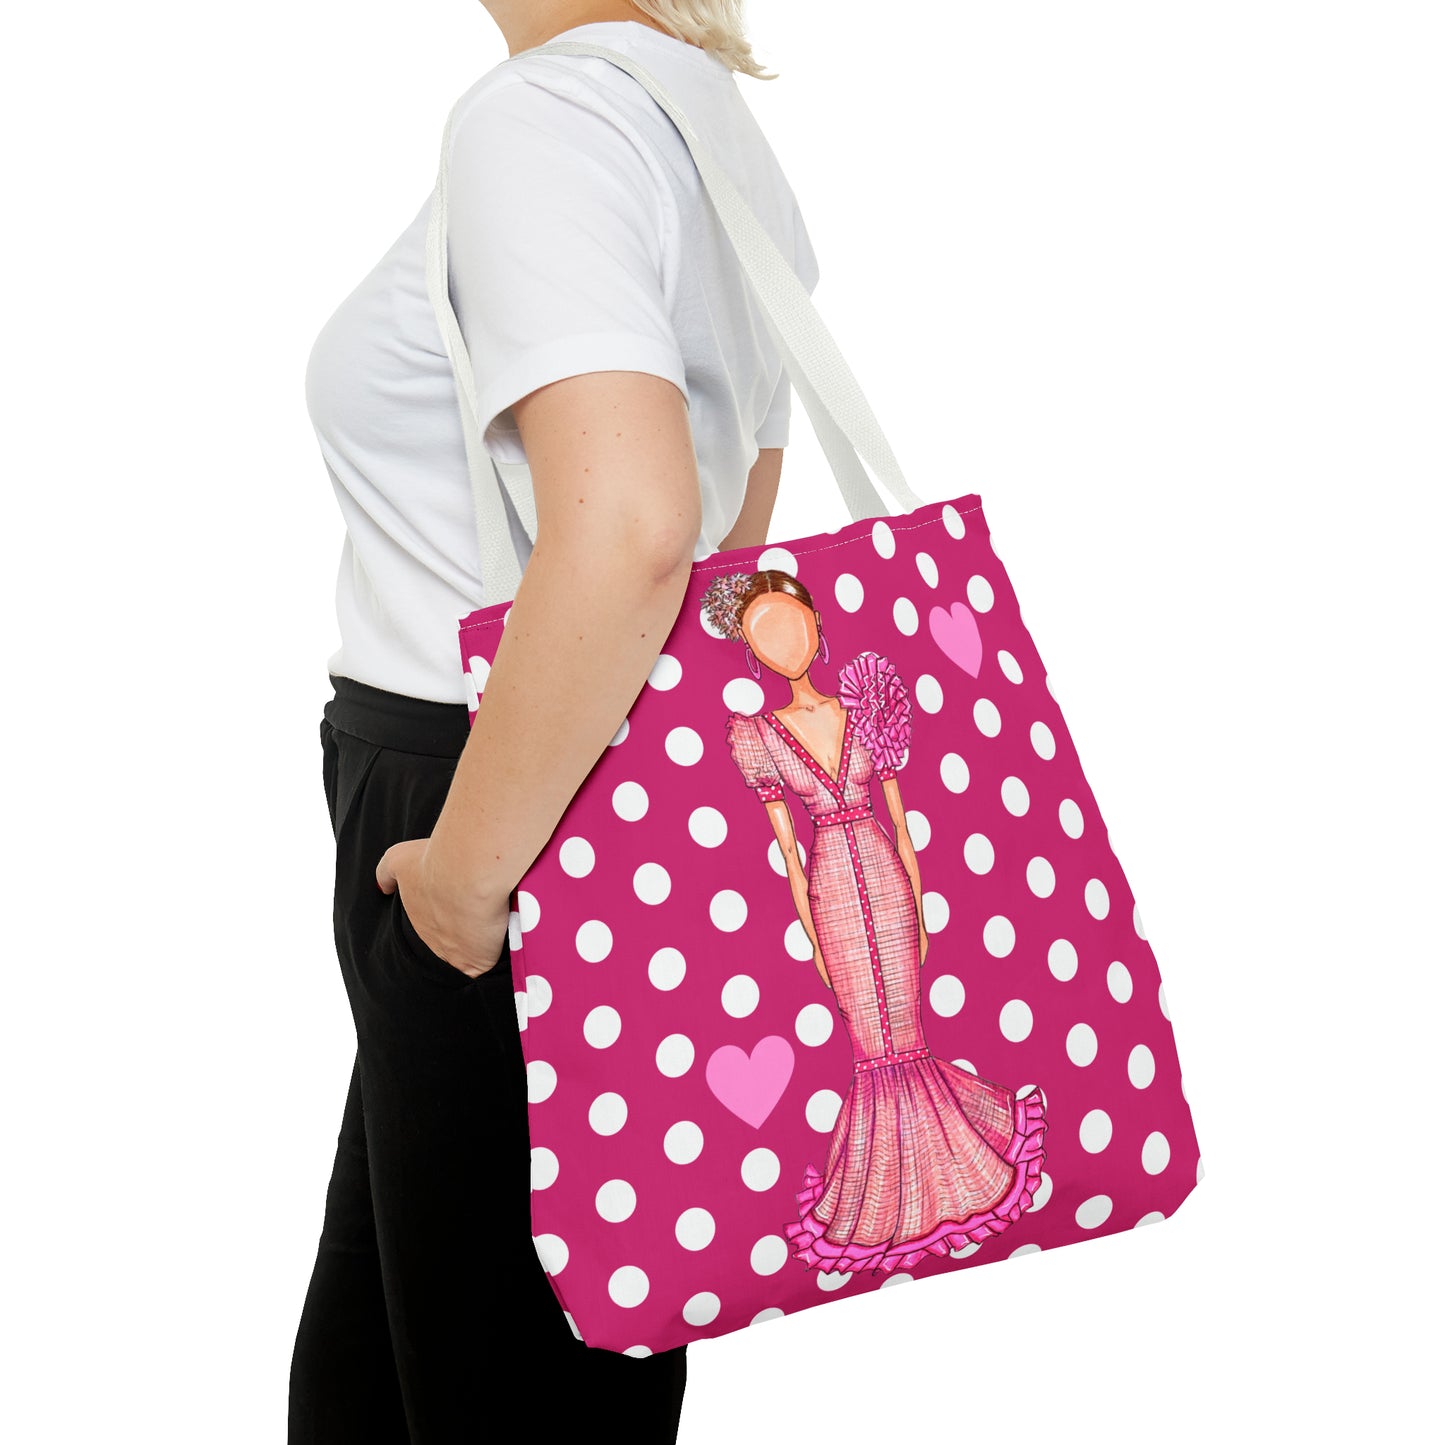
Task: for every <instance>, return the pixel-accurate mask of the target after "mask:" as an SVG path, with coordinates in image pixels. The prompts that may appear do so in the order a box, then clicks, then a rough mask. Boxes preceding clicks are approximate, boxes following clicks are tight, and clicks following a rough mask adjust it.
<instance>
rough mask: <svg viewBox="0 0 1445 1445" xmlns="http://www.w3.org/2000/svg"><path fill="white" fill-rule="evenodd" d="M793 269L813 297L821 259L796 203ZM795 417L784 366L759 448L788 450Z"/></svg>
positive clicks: (760, 430) (757, 437)
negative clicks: (785, 448) (786, 448)
mask: <svg viewBox="0 0 1445 1445" xmlns="http://www.w3.org/2000/svg"><path fill="white" fill-rule="evenodd" d="M793 269H794V271H796V272H797V276H798V280H800V281H801V282H802V283H803V285H804V286H806V287H807V289H808V294H809V295H810V296H811V295H812V294H813V288H814V287H815V286H817V284H818V258H817V255H816V254H815V253H814V251H813V242H812V238H811V237H810V236H809V235H808V228H807V226H806V225H805V224H804V223H803V217H802V213H801V212H800V211H799V210H798V209H797V204H796V202H794V210H793ZM792 416H793V385H792V381H791V380H790V378H789V376H788V370H787V367H786V365H785V366H784V368H783V370H782V373H781V374H780V375H779V377H778V384H777V387H776V388H775V390H774V391H773V399H772V402H771V403H770V404H769V406H768V410H767V412H766V414H765V415H764V417H763V420H762V422H761V424H760V425H759V426H758V429H757V432H756V433H755V440H756V441H757V444H758V446H759V447H785V446H787V444H788V437H789V436H790V435H791V427H792Z"/></svg>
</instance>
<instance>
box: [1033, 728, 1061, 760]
mask: <svg viewBox="0 0 1445 1445" xmlns="http://www.w3.org/2000/svg"><path fill="white" fill-rule="evenodd" d="M1029 741H1030V742H1031V743H1032V744H1033V745H1034V751H1035V752H1036V753H1037V754H1038V755H1039V756H1040V757H1041V758H1043V760H1044V761H1045V762H1047V761H1048V760H1049V759H1050V758H1052V757H1053V755H1054V752H1055V747H1054V735H1053V732H1052V731H1051V730H1050V728H1049V725H1048V724H1047V723H1042V722H1036V723H1035V724H1034V725H1033V727H1031V728H1030V729H1029Z"/></svg>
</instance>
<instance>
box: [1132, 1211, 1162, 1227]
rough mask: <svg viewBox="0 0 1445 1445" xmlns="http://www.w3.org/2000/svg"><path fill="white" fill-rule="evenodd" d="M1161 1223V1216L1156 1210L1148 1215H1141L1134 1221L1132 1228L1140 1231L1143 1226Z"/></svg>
mask: <svg viewBox="0 0 1445 1445" xmlns="http://www.w3.org/2000/svg"><path fill="white" fill-rule="evenodd" d="M1163 1222H1164V1216H1163V1214H1161V1213H1160V1212H1159V1210H1157V1209H1151V1210H1150V1211H1149V1212H1148V1214H1141V1215H1140V1216H1139V1218H1138V1219H1136V1220H1135V1221H1134V1228H1135V1229H1142V1228H1143V1227H1144V1226H1145V1225H1148V1224H1162V1223H1163Z"/></svg>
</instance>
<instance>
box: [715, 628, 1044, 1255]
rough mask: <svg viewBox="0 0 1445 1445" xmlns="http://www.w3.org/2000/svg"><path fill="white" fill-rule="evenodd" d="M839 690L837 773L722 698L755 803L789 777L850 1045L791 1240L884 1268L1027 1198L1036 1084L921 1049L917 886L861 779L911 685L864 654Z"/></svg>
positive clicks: (904, 719)
mask: <svg viewBox="0 0 1445 1445" xmlns="http://www.w3.org/2000/svg"><path fill="white" fill-rule="evenodd" d="M838 696H839V698H840V700H841V701H842V702H843V704H844V706H845V708H846V709H847V711H846V715H845V728H844V734H843V748H842V758H841V761H840V765H839V770H838V776H837V778H836V779H834V778H833V777H831V776H830V775H829V774H828V773H827V772H826V771H825V770H824V769H823V768H822V767H821V766H820V765H819V763H818V762H817V760H816V759H815V758H813V756H812V755H811V754H810V753H809V752H808V750H807V749H806V748H805V747H803V745H802V744H801V743H800V742H798V740H797V739H796V738H795V737H794V736H793V735H792V733H791V732H789V731H788V728H787V726H786V725H785V724H784V723H782V722H780V721H779V720H778V719H777V717H775V716H774V715H773V714H772V713H770V712H764V713H759V714H757V715H756V716H748V715H747V714H744V713H736V712H735V713H730V714H729V715H728V719H727V741H728V746H729V748H730V750H731V752H732V757H733V761H734V762H735V763H736V764H737V767H738V769H739V771H740V772H741V773H742V775H743V779H744V781H745V782H746V783H747V784H748V786H749V787H751V788H752V789H753V790H754V791H755V792H756V793H757V795H758V797H759V798H760V799H761V800H762V801H763V802H765V803H766V802H769V801H773V800H776V799H780V798H784V797H786V795H787V793H789V792H791V793H793V794H794V795H795V796H796V797H797V798H798V799H799V800H800V801H801V802H802V804H803V806H804V807H805V808H806V809H807V811H808V814H809V816H810V817H811V819H812V822H813V841H812V844H811V846H810V847H809V848H808V850H807V851H808V862H807V878H808V902H809V904H810V906H811V909H812V915H813V925H814V927H815V929H816V930H817V935H818V942H819V945H820V947H821V949H822V953H823V959H824V963H825V966H826V967H827V970H828V977H829V979H830V980H831V981H832V985H833V993H834V996H835V999H836V1003H837V1008H838V1012H839V1014H840V1015H841V1016H842V1018H843V1020H844V1023H845V1025H846V1027H847V1030H848V1037H849V1039H850V1041H851V1043H852V1046H853V1076H852V1079H851V1080H850V1082H849V1087H848V1092H847V1095H846V1097H845V1098H844V1100H843V1104H842V1107H841V1108H840V1109H839V1111H838V1119H837V1123H836V1124H835V1126H834V1129H833V1135H832V1140H831V1142H830V1144H829V1146H828V1152H827V1159H826V1163H825V1167H824V1169H823V1171H822V1173H821V1174H820V1173H819V1172H818V1170H817V1168H816V1167H815V1166H814V1165H812V1164H810V1165H809V1166H808V1168H807V1170H806V1172H805V1175H804V1181H803V1189H802V1190H801V1192H800V1193H799V1194H798V1196H797V1198H798V1204H799V1217H798V1221H797V1222H796V1223H791V1222H790V1223H788V1224H787V1225H786V1230H787V1234H788V1236H789V1238H790V1239H791V1241H792V1249H793V1255H794V1257H795V1258H797V1259H800V1260H802V1261H803V1262H804V1264H806V1265H807V1266H809V1267H810V1268H811V1267H814V1266H816V1267H818V1268H820V1269H823V1270H826V1271H848V1272H851V1271H854V1270H863V1269H867V1270H883V1271H891V1270H893V1269H896V1268H898V1267H899V1266H900V1265H901V1266H904V1267H907V1266H910V1265H913V1264H916V1263H918V1262H919V1261H920V1260H921V1259H923V1258H924V1257H925V1256H926V1255H929V1254H935V1255H942V1254H945V1253H946V1252H948V1251H949V1250H951V1249H961V1248H963V1247H965V1246H967V1245H969V1244H977V1243H980V1242H982V1241H984V1240H987V1239H989V1238H991V1237H992V1236H993V1235H995V1234H998V1233H1001V1232H1002V1231H1003V1230H1005V1229H1007V1228H1008V1226H1009V1225H1010V1224H1011V1223H1013V1222H1014V1221H1015V1220H1017V1219H1018V1218H1019V1217H1020V1215H1021V1214H1022V1213H1023V1212H1024V1211H1025V1210H1026V1209H1028V1207H1029V1204H1030V1202H1031V1200H1032V1198H1033V1195H1034V1193H1035V1191H1036V1190H1037V1189H1038V1187H1039V1180H1040V1172H1041V1165H1042V1161H1043V1135H1044V1130H1045V1124H1044V1099H1043V1095H1042V1093H1041V1092H1040V1091H1039V1090H1037V1089H1035V1090H1034V1091H1033V1092H1031V1093H1030V1094H1029V1095H1028V1096H1027V1097H1025V1098H1022V1099H1020V1098H1016V1097H1015V1095H1014V1093H1013V1091H1012V1090H1010V1089H1006V1088H1004V1087H1003V1086H1001V1085H999V1084H995V1083H991V1082H990V1081H988V1080H987V1079H980V1078H977V1077H976V1076H975V1075H973V1074H971V1073H969V1072H968V1071H967V1070H966V1069H962V1068H959V1067H958V1066H957V1065H956V1064H952V1063H949V1062H947V1061H946V1060H943V1059H938V1058H935V1057H934V1056H933V1054H932V1053H931V1052H930V1051H929V1048H928V1043H927V1040H926V1039H925V1038H924V1034H923V1021H922V1017H921V1009H922V1001H921V985H920V978H919V974H920V969H919V957H918V953H919V935H918V916H917V913H916V911H915V906H914V899H913V888H912V885H911V883H910V882H909V878H908V873H907V871H906V870H905V868H904V866H903V862H902V859H900V858H899V856H898V851H897V849H896V847H895V846H894V843H893V837H892V831H891V828H890V827H885V826H884V825H883V824H880V823H879V821H878V819H877V818H876V817H875V816H874V813H873V808H872V802H871V797H870V792H869V788H868V783H869V781H870V779H872V778H874V777H877V778H878V779H879V780H880V781H881V780H883V779H887V778H891V777H893V776H894V775H895V773H896V771H897V769H898V767H899V765H900V764H901V762H902V760H903V754H904V752H905V751H906V748H907V743H908V737H909V731H910V730H909V727H908V714H909V701H908V698H907V693H906V690H905V689H904V687H903V683H902V681H901V679H899V678H898V676H897V673H896V671H895V670H894V669H893V667H892V664H890V663H888V662H887V660H886V659H884V658H880V657H879V656H878V655H877V654H876V653H864V654H862V655H861V656H860V657H859V658H857V659H855V660H854V662H852V663H850V664H849V665H848V667H846V668H844V669H843V670H842V671H841V672H840V674H839V693H838ZM937 947H938V944H937V943H932V944H931V946H930V955H932V954H933V952H934V951H935V950H936V949H937ZM820 987H821V984H820Z"/></svg>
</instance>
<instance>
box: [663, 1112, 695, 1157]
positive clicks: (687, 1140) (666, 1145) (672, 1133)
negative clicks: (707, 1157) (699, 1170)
mask: <svg viewBox="0 0 1445 1445" xmlns="http://www.w3.org/2000/svg"><path fill="white" fill-rule="evenodd" d="M662 1152H663V1153H664V1154H666V1155H667V1157H668V1158H669V1159H671V1160H672V1162H673V1163H674V1164H691V1163H692V1161H693V1160H694V1159H696V1158H697V1156H698V1155H699V1154H701V1153H702V1130H701V1129H699V1128H698V1127H697V1125H696V1124H694V1123H693V1122H692V1120H691V1119H681V1120H679V1121H678V1122H677V1123H676V1124H674V1125H673V1126H672V1128H670V1129H669V1130H668V1131H667V1133H666V1134H664V1135H663V1138H662Z"/></svg>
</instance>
